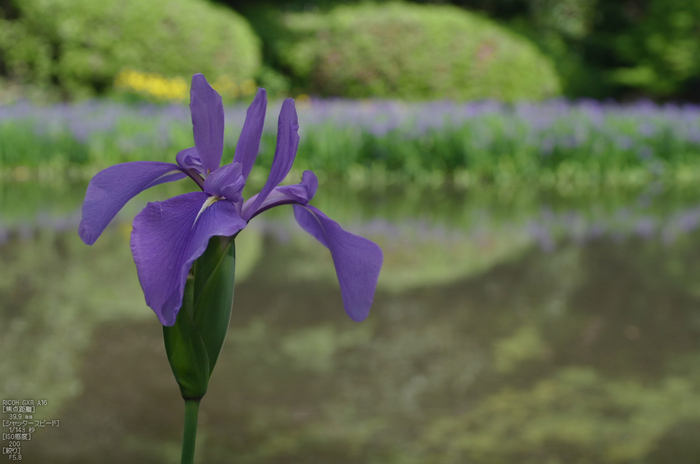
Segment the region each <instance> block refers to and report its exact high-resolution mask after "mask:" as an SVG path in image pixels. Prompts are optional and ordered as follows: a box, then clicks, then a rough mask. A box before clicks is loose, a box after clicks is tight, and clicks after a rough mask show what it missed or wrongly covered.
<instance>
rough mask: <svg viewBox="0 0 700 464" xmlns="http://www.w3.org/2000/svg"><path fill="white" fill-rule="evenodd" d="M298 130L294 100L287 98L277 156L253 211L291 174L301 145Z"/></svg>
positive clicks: (281, 116) (281, 111)
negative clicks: (290, 171)
mask: <svg viewBox="0 0 700 464" xmlns="http://www.w3.org/2000/svg"><path fill="white" fill-rule="evenodd" d="M298 130H299V121H298V119H297V110H296V108H294V100H292V99H291V98H287V99H286V100H285V101H284V103H282V109H281V110H280V117H279V121H278V123H277V147H276V148H275V158H274V159H273V160H272V168H271V169H270V176H269V177H268V178H267V182H266V183H265V186H264V187H263V188H262V190H261V191H260V193H258V196H257V197H256V198H255V201H254V202H253V203H252V204H251V206H250V209H251V210H252V211H255V210H257V209H258V207H259V206H260V205H261V204H262V203H263V202H264V201H265V199H266V198H267V196H268V195H269V194H270V192H272V189H274V188H275V187H276V186H277V185H278V184H279V183H280V182H282V181H283V180H284V178H285V177H287V174H289V170H290V169H292V164H294V158H295V157H296V155H297V148H298V147H299V134H298Z"/></svg>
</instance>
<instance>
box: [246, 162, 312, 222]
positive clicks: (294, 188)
mask: <svg viewBox="0 0 700 464" xmlns="http://www.w3.org/2000/svg"><path fill="white" fill-rule="evenodd" d="M317 188H318V179H316V175H315V174H314V173H313V172H311V171H304V174H303V175H302V178H301V182H300V183H298V184H294V185H283V186H277V187H275V188H274V189H272V192H270V194H269V195H268V196H267V198H265V201H263V202H262V204H260V205H259V206H258V207H257V208H256V209H255V210H253V209H251V207H252V206H253V204H255V203H256V200H257V197H258V195H253V196H252V197H250V198H249V199H248V200H247V201H246V202H245V203H244V204H243V210H242V213H241V217H242V218H243V219H245V220H246V221H250V220H251V219H253V218H254V217H255V216H257V215H258V214H260V213H262V212H263V211H267V210H268V209H270V208H274V207H275V206H281V205H289V204H297V205H302V206H306V205H308V204H309V202H310V201H311V199H312V198H313V197H314V195H315V194H316V189H317Z"/></svg>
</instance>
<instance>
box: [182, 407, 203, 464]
mask: <svg viewBox="0 0 700 464" xmlns="http://www.w3.org/2000/svg"><path fill="white" fill-rule="evenodd" d="M198 413H199V400H198V399H197V400H185V429H184V432H183V434H182V461H181V462H182V464H193V463H194V444H195V441H196V440H197V414H198Z"/></svg>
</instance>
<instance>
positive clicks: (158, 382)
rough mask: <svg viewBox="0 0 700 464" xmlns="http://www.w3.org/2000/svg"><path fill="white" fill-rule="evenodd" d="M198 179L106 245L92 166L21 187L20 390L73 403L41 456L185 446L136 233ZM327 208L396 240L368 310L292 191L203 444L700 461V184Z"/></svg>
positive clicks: (10, 250)
mask: <svg viewBox="0 0 700 464" xmlns="http://www.w3.org/2000/svg"><path fill="white" fill-rule="evenodd" d="M178 188H180V187H176V186H173V185H172V184H171V185H165V186H159V187H158V188H156V189H154V190H153V191H149V192H147V193H146V194H144V195H142V196H141V197H139V198H137V199H136V200H134V201H133V202H132V203H130V204H129V205H128V206H127V208H126V210H125V211H124V212H123V214H121V215H120V216H119V220H118V221H116V224H115V225H114V226H112V227H110V228H109V229H108V230H107V231H106V232H105V234H104V235H103V237H101V238H100V239H99V240H98V242H97V243H96V244H95V245H94V246H93V247H88V246H86V245H84V244H83V243H82V242H80V240H79V238H78V236H77V233H76V229H77V223H78V221H79V208H80V202H81V200H82V195H83V193H84V189H85V185H80V184H79V185H60V186H59V185H55V186H47V187H42V188H41V189H39V190H37V188H36V187H35V186H33V185H28V184H27V183H19V184H15V185H7V184H6V185H5V186H3V187H2V190H1V191H0V194H1V196H0V263H1V267H0V330H1V332H0V334H1V335H0V354H1V356H0V398H2V399H18V400H23V399H33V400H37V401H38V400H39V399H46V400H47V403H48V404H47V405H46V406H37V407H36V412H35V414H34V416H35V417H34V419H47V420H52V419H58V420H60V423H59V426H58V427H56V426H51V425H50V423H48V422H47V426H46V427H44V428H39V429H38V430H37V431H36V433H34V434H33V436H32V439H31V441H27V442H23V443H22V445H21V449H22V455H23V461H24V462H29V463H46V462H51V463H54V464H60V463H93V462H100V463H107V464H109V463H122V462H139V463H154V464H156V463H158V464H160V463H174V462H179V452H180V439H181V427H182V414H183V405H182V400H181V398H180V397H179V391H178V388H177V385H176V383H175V381H174V380H173V378H172V374H171V372H170V368H169V365H168V362H167V359H166V356H165V351H164V348H163V343H162V331H161V327H160V325H159V324H158V321H157V319H156V317H155V315H154V314H153V313H152V311H150V309H148V308H147V307H146V305H145V303H144V301H143V295H142V293H141V290H140V287H139V284H138V280H137V278H136V272H135V268H134V265H133V261H132V258H131V255H130V250H129V246H128V237H129V232H130V221H131V219H132V218H133V216H134V214H135V213H136V212H138V211H139V210H140V208H142V207H143V205H144V204H145V202H146V201H148V200H153V199H158V198H161V199H162V198H167V197H169V196H172V195H173V194H176V193H178V190H177V189H178ZM314 204H315V205H316V206H318V207H319V208H320V209H322V210H323V211H325V212H326V213H327V214H328V215H329V216H330V217H332V218H334V219H336V220H337V221H338V222H340V223H341V224H342V225H343V226H345V227H346V228H347V229H349V230H351V231H355V232H357V233H359V234H362V235H364V236H366V237H368V238H371V239H373V240H375V241H376V242H377V243H378V244H380V246H382V248H383V250H384V254H385V265H384V268H383V270H382V275H381V277H380V282H379V287H378V290H377V294H376V297H375V302H374V306H373V308H372V311H371V313H370V316H369V318H368V319H367V320H366V321H365V322H363V323H360V324H357V323H354V322H352V321H351V320H350V319H349V318H347V316H345V314H344V312H343V310H342V304H341V298H340V293H339V289H338V284H337V282H336V280H335V274H334V271H333V265H332V262H331V259H330V255H329V254H328V252H327V250H325V248H323V247H322V246H320V245H319V244H317V243H316V242H314V240H313V239H312V238H310V237H308V236H306V235H305V234H304V233H303V232H301V231H300V229H299V228H298V227H297V226H296V224H295V223H294V221H293V219H292V214H291V210H283V211H279V210H282V209H283V208H278V209H277V210H275V211H274V212H271V213H273V214H265V215H263V216H261V217H258V218H256V219H255V220H254V221H253V222H252V223H251V226H250V227H249V228H248V229H246V230H245V231H244V232H243V233H241V235H240V237H239V238H238V239H237V254H238V256H239V260H238V263H237V265H238V270H237V281H236V294H235V302H234V309H233V315H232V319H231V327H230V331H229V335H228V338H227V340H226V343H225V345H224V348H223V352H222V354H221V356H220V358H219V362H218V365H217V368H216V370H215V372H214V374H213V376H212V379H211V383H210V390H209V393H208V394H207V396H206V397H205V398H204V400H203V401H202V405H201V412H200V422H199V435H198V444H197V455H198V456H197V462H202V463H228V462H237V463H251V464H253V463H255V464H257V463H265V464H267V463H279V462H284V463H409V464H411V463H436V464H437V463H440V464H443V463H445V464H448V463H455V464H457V463H467V462H468V463H477V464H478V463H484V464H492V463H493V464H501V463H532V464H535V463H537V464H541V463H545V464H556V463H561V464H564V463H567V464H568V463H590V464H601V463H674V464H675V463H687V462H700V445H699V443H700V440H698V438H697V437H698V436H700V232H698V227H699V226H700V189H698V190H692V189H691V190H687V189H686V190H679V189H669V188H666V187H664V186H661V185H651V186H649V187H647V188H645V189H644V190H641V191H603V190H598V191H587V192H579V193H576V192H569V191H566V190H565V189H563V190H558V191H533V190H531V189H528V188H526V187H521V188H512V189H508V188H500V189H499V190H493V189H483V190H469V191H449V190H420V191H418V190H411V189H396V190H393V191H384V190H383V191H374V190H371V189H366V190H351V189H348V188H344V187H342V186H333V185H323V186H322V187H321V188H320V189H319V194H318V195H317V199H316V200H314ZM3 419H6V420H7V419H8V417H7V414H5V415H3ZM3 432H4V433H9V432H8V430H6V429H4V430H3ZM3 446H6V443H5V442H4V443H3Z"/></svg>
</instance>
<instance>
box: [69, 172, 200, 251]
mask: <svg viewBox="0 0 700 464" xmlns="http://www.w3.org/2000/svg"><path fill="white" fill-rule="evenodd" d="M185 177H187V176H186V174H184V173H183V172H182V171H181V169H180V167H179V166H178V165H176V164H171V163H160V162H156V161H135V162H131V163H123V164H117V165H115V166H111V167H109V168H107V169H105V170H103V171H100V172H98V173H97V174H96V175H95V177H93V178H92V180H90V184H88V188H87V192H86V193H85V201H84V202H83V218H82V220H81V221H80V227H79V229H78V234H79V235H80V238H81V239H82V240H83V242H85V243H86V244H88V245H92V244H93V243H95V240H97V238H98V237H99V236H100V234H102V231H103V230H104V229H105V227H107V224H109V222H110V221H111V220H112V219H113V218H114V216H116V215H117V213H118V212H119V210H120V209H122V208H123V207H124V205H125V204H126V203H127V202H128V201H129V200H131V199H132V198H133V197H135V196H136V195H138V194H139V193H141V192H143V191H144V190H146V189H148V188H150V187H153V186H154V185H158V184H162V183H164V182H172V181H175V180H180V179H183V178H185Z"/></svg>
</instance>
